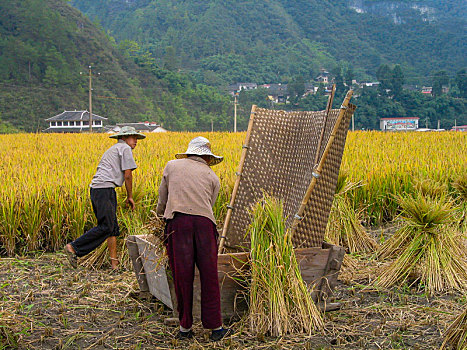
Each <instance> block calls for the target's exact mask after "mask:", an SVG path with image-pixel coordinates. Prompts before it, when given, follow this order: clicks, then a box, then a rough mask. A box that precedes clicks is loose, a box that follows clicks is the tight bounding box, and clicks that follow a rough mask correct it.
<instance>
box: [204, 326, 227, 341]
mask: <svg viewBox="0 0 467 350" xmlns="http://www.w3.org/2000/svg"><path fill="white" fill-rule="evenodd" d="M231 334H232V330H231V329H230V328H224V327H222V328H221V329H218V330H213V331H212V333H211V336H210V337H209V339H211V340H212V341H219V340H222V339H223V338H225V337H226V336H229V335H231Z"/></svg>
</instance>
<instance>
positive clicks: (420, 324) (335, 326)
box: [0, 253, 467, 349]
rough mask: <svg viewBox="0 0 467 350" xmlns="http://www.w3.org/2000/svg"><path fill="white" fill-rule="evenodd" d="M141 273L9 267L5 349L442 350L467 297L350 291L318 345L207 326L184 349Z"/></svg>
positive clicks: (1, 277) (243, 328)
mask: <svg viewBox="0 0 467 350" xmlns="http://www.w3.org/2000/svg"><path fill="white" fill-rule="evenodd" d="M137 295H138V287H137V283H136V279H135V276H134V274H133V272H131V271H123V272H121V273H118V274H109V270H89V269H85V268H79V269H77V270H74V269H72V268H71V267H70V266H69V264H68V262H67V261H66V259H65V256H64V254H62V253H54V254H43V255H40V256H35V257H34V258H1V259H0V349H10V348H13V349H15V348H18V349H179V348H180V349H182V348H183V349H438V348H439V347H440V345H441V343H442V333H443V332H444V330H445V329H446V327H447V326H448V324H449V323H451V322H452V321H453V319H454V318H455V316H456V315H458V314H459V313H460V312H461V310H463V309H464V308H465V307H466V306H467V300H466V297H465V296H464V297H462V296H460V295H439V296H437V297H435V298H429V297H427V296H425V295H417V293H416V292H415V291H413V290H410V289H407V290H400V291H396V290H391V291H385V292H382V291H376V290H374V289H371V288H369V287H368V286H366V285H365V282H363V283H360V284H358V283H354V282H348V283H344V282H341V283H340V284H339V285H338V287H337V289H336V293H335V297H334V299H335V300H333V301H335V302H340V303H341V309H340V310H337V311H332V312H328V313H326V314H325V320H326V331H325V333H324V334H316V335H313V336H311V337H309V336H306V335H289V336H286V337H282V338H270V337H264V336H262V337H255V336H253V335H252V334H250V333H249V332H248V329H247V328H248V327H247V325H246V323H245V322H244V321H243V322H242V321H240V322H237V323H234V324H232V325H231V327H232V328H233V329H234V331H235V334H234V335H233V336H232V337H230V338H229V339H226V340H224V341H222V342H219V343H211V342H209V340H208V336H209V332H206V331H203V329H202V327H201V325H200V324H199V323H197V324H196V325H195V327H194V331H195V339H194V340H191V341H176V340H175V339H173V335H174V334H175V333H176V331H177V329H176V327H174V326H167V325H165V324H164V322H163V320H164V319H165V318H167V317H169V316H170V312H169V311H168V310H167V309H166V308H165V307H164V306H163V305H162V304H161V303H159V302H158V301H157V300H155V299H154V298H152V299H148V300H144V299H140V298H138V297H137Z"/></svg>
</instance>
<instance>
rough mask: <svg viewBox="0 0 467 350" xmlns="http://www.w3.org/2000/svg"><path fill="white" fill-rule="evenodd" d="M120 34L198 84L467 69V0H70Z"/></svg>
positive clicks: (417, 79)
mask: <svg viewBox="0 0 467 350" xmlns="http://www.w3.org/2000/svg"><path fill="white" fill-rule="evenodd" d="M71 3H72V4H73V5H74V6H76V7H77V8H79V9H80V10H81V11H83V12H84V13H85V14H87V15H88V16H89V17H90V18H92V19H94V20H97V21H99V22H100V23H101V24H102V25H103V27H104V28H105V29H106V30H107V31H108V33H109V34H110V35H112V36H113V37H115V38H116V39H117V41H122V40H132V41H136V42H138V43H140V44H141V45H143V47H144V48H145V49H147V50H149V51H150V52H151V53H152V54H153V56H154V57H155V58H156V60H158V62H159V63H160V64H161V65H163V64H166V65H169V66H171V67H172V68H181V69H186V70H190V71H191V73H192V74H194V76H195V77H196V79H197V81H199V82H203V83H206V84H208V85H218V86H222V85H226V84H229V83H233V82H238V81H251V82H256V83H270V82H287V81H289V80H290V79H291V78H292V77H294V76H302V77H304V79H306V80H308V79H311V78H314V77H315V76H316V74H317V73H318V72H319V69H320V68H321V67H324V68H326V69H328V70H332V69H334V67H336V66H344V67H346V66H351V67H352V68H353V71H354V74H355V77H356V78H358V79H359V80H362V79H369V78H373V79H374V78H375V77H376V71H377V69H378V67H379V66H380V65H382V64H389V65H394V64H400V65H401V67H402V69H403V71H404V72H405V76H406V81H407V82H410V83H419V84H423V83H428V82H429V81H430V76H431V75H432V74H433V72H435V71H439V70H446V71H447V72H448V73H450V74H452V75H453V74H454V73H455V72H457V71H459V70H460V69H461V68H463V67H465V66H466V57H467V47H466V43H467V31H466V26H467V15H466V14H467V12H466V2H465V0H445V1H442V2H440V1H435V0H415V1H408V0H392V1H390V0H384V1H382V0H333V1H330V0H324V1H323V0H268V1H251V0H239V1H229V0H205V1H195V0H185V1H175V0H100V1H94V0H71Z"/></svg>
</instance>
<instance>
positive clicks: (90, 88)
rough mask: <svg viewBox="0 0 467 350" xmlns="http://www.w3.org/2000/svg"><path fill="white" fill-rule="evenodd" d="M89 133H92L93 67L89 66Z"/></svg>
mask: <svg viewBox="0 0 467 350" xmlns="http://www.w3.org/2000/svg"><path fill="white" fill-rule="evenodd" d="M89 132H92V66H89Z"/></svg>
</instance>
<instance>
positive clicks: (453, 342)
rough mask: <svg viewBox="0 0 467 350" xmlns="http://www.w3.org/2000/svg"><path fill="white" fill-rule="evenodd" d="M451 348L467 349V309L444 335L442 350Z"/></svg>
mask: <svg viewBox="0 0 467 350" xmlns="http://www.w3.org/2000/svg"><path fill="white" fill-rule="evenodd" d="M448 345H449V347H448ZM449 348H454V349H457V350H466V349H467V309H466V310H464V312H463V313H461V314H460V315H459V316H458V317H457V318H456V319H455V320H454V322H453V323H452V324H451V325H450V326H449V328H448V329H447V330H446V332H445V333H444V341H443V344H442V345H441V350H442V349H449Z"/></svg>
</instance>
